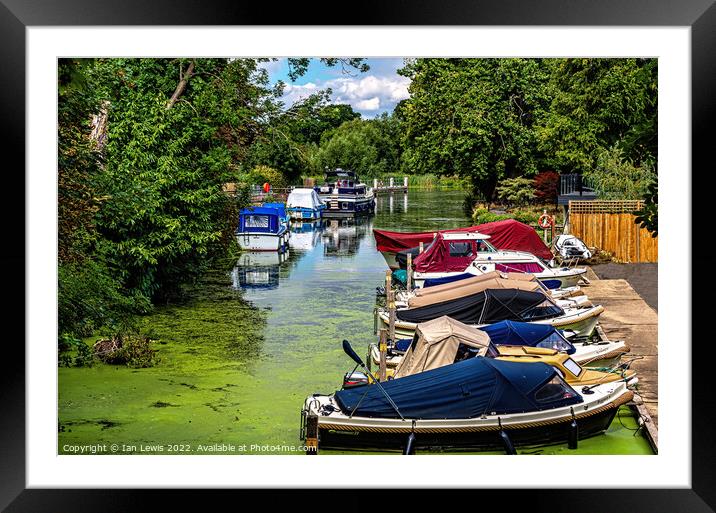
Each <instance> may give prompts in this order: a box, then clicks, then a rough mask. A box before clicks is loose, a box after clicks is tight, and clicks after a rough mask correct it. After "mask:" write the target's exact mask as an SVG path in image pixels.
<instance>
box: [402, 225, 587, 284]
mask: <svg viewBox="0 0 716 513" xmlns="http://www.w3.org/2000/svg"><path fill="white" fill-rule="evenodd" d="M489 238H490V236H489V235H484V234H481V233H476V232H471V233H465V232H446V233H437V235H436V236H435V239H434V240H433V242H432V243H431V244H430V247H429V248H428V249H426V250H425V251H423V252H422V253H420V254H419V255H418V256H417V257H416V258H415V259H414V260H413V269H414V272H413V280H414V283H415V286H416V287H423V286H424V285H425V282H426V280H431V281H430V282H429V283H428V285H430V284H431V283H443V282H445V281H452V280H455V279H460V278H463V277H466V276H467V275H469V274H472V275H479V274H484V273H488V272H491V271H500V272H511V273H528V274H534V275H535V276H536V277H537V278H539V280H540V281H541V282H542V283H544V284H545V286H546V287H547V288H549V289H562V288H569V287H574V286H576V285H578V284H579V281H580V280H581V279H582V278H583V277H584V275H585V273H586V272H587V270H586V269H582V268H572V269H570V268H567V267H558V268H555V267H551V266H550V264H549V263H548V262H545V261H544V260H542V259H541V258H539V257H537V256H535V255H533V254H531V253H526V252H523V251H499V250H497V249H495V248H494V247H493V246H492V245H491V244H490V243H489V241H488V239H489Z"/></svg>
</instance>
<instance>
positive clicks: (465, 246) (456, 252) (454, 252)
mask: <svg viewBox="0 0 716 513" xmlns="http://www.w3.org/2000/svg"><path fill="white" fill-rule="evenodd" d="M448 251H449V252H450V256H451V257H469V256H472V243H471V242H451V243H450V244H449V245H448Z"/></svg>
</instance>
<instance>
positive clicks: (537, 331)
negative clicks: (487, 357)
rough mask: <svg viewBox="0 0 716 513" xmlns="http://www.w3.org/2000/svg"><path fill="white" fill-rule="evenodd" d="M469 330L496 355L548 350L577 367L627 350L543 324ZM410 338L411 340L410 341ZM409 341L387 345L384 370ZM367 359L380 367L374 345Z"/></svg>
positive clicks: (604, 362)
mask: <svg viewBox="0 0 716 513" xmlns="http://www.w3.org/2000/svg"><path fill="white" fill-rule="evenodd" d="M470 329H472V330H475V331H480V332H483V333H485V334H486V335H487V336H488V337H489V340H490V342H491V343H492V344H493V345H494V346H495V347H496V348H497V352H502V353H503V354H506V353H508V352H510V351H511V350H512V349H510V348H511V347H517V348H519V350H520V351H524V349H523V348H525V347H530V348H537V349H549V350H552V351H558V352H562V353H564V354H566V355H569V356H570V357H571V358H572V359H573V360H574V361H575V362H577V363H578V364H579V365H582V366H586V367H602V366H613V365H615V364H616V363H618V362H619V360H620V359H621V357H622V355H624V354H626V353H628V352H629V350H630V349H629V346H627V344H626V343H625V342H624V341H623V340H618V341H598V342H590V341H585V342H573V341H571V340H569V339H567V338H566V337H565V335H564V332H563V331H562V330H558V329H556V328H554V326H550V325H547V324H534V323H529V322H517V321H500V322H497V323H494V324H489V325H487V326H483V327H481V328H475V327H473V326H470ZM414 339H415V337H413V339H412V340H414ZM412 340H411V339H402V340H397V341H396V342H395V343H394V344H390V343H389V344H388V350H387V352H386V365H387V367H388V368H394V367H397V366H398V364H399V363H400V362H401V361H402V359H403V357H404V355H405V353H406V351H408V349H409V348H410V345H411V344H412ZM370 360H371V363H372V364H375V365H380V350H379V348H378V344H375V343H373V344H371V345H370Z"/></svg>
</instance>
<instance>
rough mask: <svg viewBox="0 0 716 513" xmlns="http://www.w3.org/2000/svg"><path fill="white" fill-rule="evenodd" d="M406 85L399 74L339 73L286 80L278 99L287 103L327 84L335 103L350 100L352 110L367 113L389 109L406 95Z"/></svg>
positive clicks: (406, 80)
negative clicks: (300, 80) (306, 80)
mask: <svg viewBox="0 0 716 513" xmlns="http://www.w3.org/2000/svg"><path fill="white" fill-rule="evenodd" d="M409 85H410V79H408V78H407V77H401V76H391V77H385V76H383V77H380V76H375V75H368V76H365V75H360V76H355V77H339V78H333V79H330V80H326V81H320V80H317V81H316V82H315V83H314V82H309V83H307V84H302V85H294V84H286V88H285V89H284V96H283V98H282V100H283V101H284V102H285V103H286V105H287V106H290V105H292V104H293V103H294V102H296V101H298V100H300V99H301V98H305V97H307V96H308V95H310V94H313V93H315V92H316V91H318V90H321V89H326V88H328V87H330V88H331V89H332V90H333V94H332V100H333V101H334V102H335V103H347V104H350V105H351V106H352V107H353V109H355V110H356V111H358V112H361V113H363V114H366V115H369V116H371V115H375V114H376V111H378V110H380V111H389V110H392V109H393V108H394V107H395V105H396V104H397V103H398V102H399V101H400V100H404V99H405V98H408V96H409V93H408V86H409Z"/></svg>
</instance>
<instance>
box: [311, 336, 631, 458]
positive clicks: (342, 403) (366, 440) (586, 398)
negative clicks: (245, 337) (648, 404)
mask: <svg viewBox="0 0 716 513" xmlns="http://www.w3.org/2000/svg"><path fill="white" fill-rule="evenodd" d="M345 345H346V342H345V341H344V347H345ZM347 352H348V351H347ZM351 352H352V355H351V357H352V358H353V359H354V361H356V362H359V364H361V365H362V361H361V360H360V358H359V357H358V356H357V355H355V352H353V351H352V349H351ZM363 367H365V365H363ZM632 398H633V392H632V391H631V390H629V389H628V388H627V384H626V383H625V382H624V381H623V380H620V381H613V382H610V383H600V384H595V385H590V386H584V387H579V388H578V390H577V389H575V388H573V387H572V386H570V385H569V384H568V383H567V382H566V381H565V380H564V378H562V377H561V376H560V375H559V372H558V371H557V369H555V368H554V367H552V366H551V365H547V364H546V363H541V362H538V363H524V362H513V361H501V360H496V359H492V358H479V357H478V358H469V359H467V360H462V361H459V362H457V363H453V364H450V365H445V366H442V367H439V368H436V369H432V370H428V371H425V372H420V373H417V374H412V375H409V376H405V377H402V378H397V379H392V380H388V381H386V382H383V383H380V382H373V384H366V385H359V386H354V387H350V388H344V389H343V390H339V391H336V392H334V393H332V394H328V395H324V394H313V395H311V396H309V397H307V398H306V400H305V402H304V405H303V408H302V411H301V419H302V429H301V438H302V439H303V440H305V441H306V445H307V446H308V447H311V448H312V450H314V451H316V452H317V451H318V450H319V449H320V448H346V447H363V448H367V447H376V448H378V447H380V448H393V449H400V448H403V450H404V452H405V453H408V454H409V453H410V449H409V447H413V448H414V447H425V446H428V447H448V448H450V447H470V448H479V449H490V448H500V447H505V448H506V450H507V451H508V452H511V453H514V447H515V446H522V445H533V444H547V443H558V442H565V441H568V440H571V439H574V441H575V442H576V440H577V439H583V438H586V437H590V436H594V435H597V434H600V433H603V432H604V431H606V430H607V428H608V427H609V425H610V424H611V422H612V420H613V419H614V417H615V415H616V413H617V410H618V408H619V407H620V406H621V405H623V404H626V403H627V402H629V401H630V400H631V399H632ZM309 425H310V426H311V428H310V430H309V429H306V427H307V426H309ZM510 449H512V451H510Z"/></svg>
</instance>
